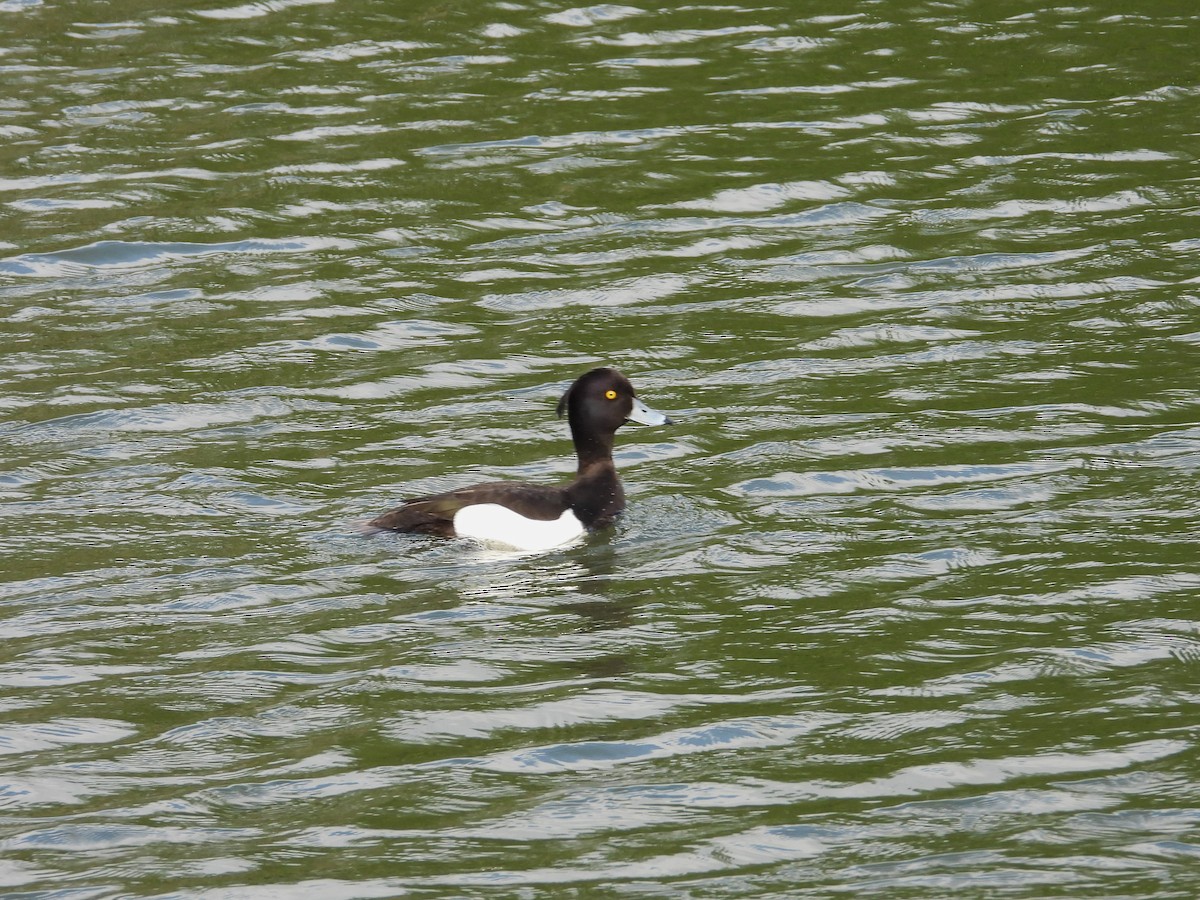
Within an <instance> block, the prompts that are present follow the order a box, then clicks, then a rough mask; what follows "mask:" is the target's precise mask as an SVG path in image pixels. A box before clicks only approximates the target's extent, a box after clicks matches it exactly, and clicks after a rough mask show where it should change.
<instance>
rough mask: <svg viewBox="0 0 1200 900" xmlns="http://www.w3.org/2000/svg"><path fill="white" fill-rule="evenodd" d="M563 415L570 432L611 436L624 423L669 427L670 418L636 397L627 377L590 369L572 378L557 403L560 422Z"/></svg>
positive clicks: (607, 369) (607, 370)
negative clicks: (581, 431) (565, 416)
mask: <svg viewBox="0 0 1200 900" xmlns="http://www.w3.org/2000/svg"><path fill="white" fill-rule="evenodd" d="M564 413H565V414H566V415H567V420H568V421H569V422H570V423H571V429H572V431H574V430H576V429H586V430H588V431H592V432H596V433H604V434H613V433H614V432H615V431H616V430H617V429H618V428H620V427H621V426H622V425H624V424H625V423H626V422H638V423H639V424H642V425H669V424H671V420H670V419H668V418H667V417H666V416H664V415H663V414H662V413H660V412H655V411H654V410H652V409H650V408H649V407H647V406H646V405H645V404H644V403H642V401H641V400H639V399H638V398H637V392H635V391H634V389H633V385H632V384H631V383H630V381H629V379H628V378H626V377H625V376H624V375H622V374H621V373H620V372H618V371H617V370H616V369H610V368H600V369H592V370H591V371H590V372H585V373H584V374H583V375H580V376H579V377H578V378H576V379H575V383H574V384H572V385H571V386H570V387H569V388H567V392H566V393H565V394H563V395H562V399H561V400H559V401H558V416H559V418H560V419H561V418H562V416H563V414H564Z"/></svg>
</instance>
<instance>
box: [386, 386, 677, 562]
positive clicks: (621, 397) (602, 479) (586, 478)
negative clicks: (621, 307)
mask: <svg viewBox="0 0 1200 900" xmlns="http://www.w3.org/2000/svg"><path fill="white" fill-rule="evenodd" d="M563 413H566V415H567V421H568V423H569V424H570V426H571V438H572V440H573V441H574V442H575V454H576V456H577V457H578V458H579V468H578V470H577V471H576V473H575V480H574V481H572V482H571V483H570V484H567V485H564V486H562V487H550V486H547V485H538V484H522V483H519V482H505V481H498V482H489V483H487V484H477V485H474V486H473V487H466V488H460V489H459V490H456V491H447V492H446V493H444V494H434V495H432V496H429V497H417V498H415V499H412V500H408V501H405V503H403V504H402V505H401V506H398V507H396V508H395V509H393V510H391V511H390V512H386V513H384V514H383V515H381V516H379V517H378V518H376V519H373V520H372V521H371V522H370V523H369V524H370V526H371V527H374V528H379V529H386V530H390V531H404V532H413V533H417V534H433V535H439V536H441V537H469V538H474V539H476V540H480V541H484V542H486V543H491V544H503V545H505V546H508V547H513V548H516V549H519V550H547V549H550V548H552V547H558V546H562V545H563V544H566V543H569V542H571V541H573V540H575V539H577V538H579V537H580V536H581V535H583V533H584V532H585V531H594V530H597V529H600V528H604V527H605V526H607V525H610V524H612V522H613V520H614V519H616V517H617V516H619V515H620V514H621V511H622V510H623V509H624V508H625V491H624V490H623V489H622V488H621V479H620V478H618V477H617V470H616V467H615V466H614V465H613V459H612V449H613V435H614V434H615V433H616V431H617V429H618V428H620V427H621V426H622V425H624V424H625V423H626V422H638V423H640V424H642V425H670V424H672V422H671V420H670V419H668V418H667V417H666V416H664V415H663V414H662V413H660V412H656V411H654V410H652V409H650V408H649V407H647V406H646V405H645V404H644V403H642V401H641V400H639V399H638V398H637V395H636V394H635V393H634V390H633V385H632V384H630V383H629V379H628V378H626V377H625V376H624V375H622V374H621V373H620V372H618V371H617V370H616V369H609V368H600V369H592V370H591V371H590V372H587V373H585V374H583V375H581V376H580V377H579V378H577V379H576V380H575V383H574V384H572V385H571V386H570V388H568V389H567V392H566V393H565V394H563V396H562V399H561V400H559V401H558V415H559V418H562V415H563Z"/></svg>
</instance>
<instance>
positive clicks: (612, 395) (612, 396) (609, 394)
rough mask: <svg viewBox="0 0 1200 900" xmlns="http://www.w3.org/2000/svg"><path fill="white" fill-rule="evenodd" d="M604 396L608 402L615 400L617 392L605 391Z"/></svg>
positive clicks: (610, 389)
mask: <svg viewBox="0 0 1200 900" xmlns="http://www.w3.org/2000/svg"><path fill="white" fill-rule="evenodd" d="M604 396H605V397H607V398H608V399H609V400H616V399H617V392H616V391H614V390H613V389H612V388H609V389H608V390H607V391H605V392H604Z"/></svg>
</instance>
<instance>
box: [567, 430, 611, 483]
mask: <svg viewBox="0 0 1200 900" xmlns="http://www.w3.org/2000/svg"><path fill="white" fill-rule="evenodd" d="M571 440H572V441H573V442H574V443H575V456H576V458H577V459H578V460H579V468H578V469H577V470H576V473H577V476H578V477H583V475H584V474H585V473H586V472H587V471H588V470H590V469H594V468H595V467H597V466H600V465H607V466H609V468H611V467H612V451H613V436H612V435H611V434H597V433H595V432H593V431H588V430H587V429H583V428H576V427H575V423H574V422H572V423H571Z"/></svg>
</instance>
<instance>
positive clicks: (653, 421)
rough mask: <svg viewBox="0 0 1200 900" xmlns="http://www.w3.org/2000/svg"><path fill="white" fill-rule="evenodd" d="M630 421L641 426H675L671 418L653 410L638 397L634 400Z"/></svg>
mask: <svg viewBox="0 0 1200 900" xmlns="http://www.w3.org/2000/svg"><path fill="white" fill-rule="evenodd" d="M629 421H630V422H637V423H638V424H639V425H674V424H675V423H674V422H672V421H671V420H670V419H669V418H667V417H666V416H664V415H663V414H662V413H660V412H659V411H658V410H656V409H651V408H650V407H648V406H647V405H646V404H645V403H643V402H642V401H641V400H639V399H638V398H637V397H634V398H633V409H631V410H630V411H629Z"/></svg>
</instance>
